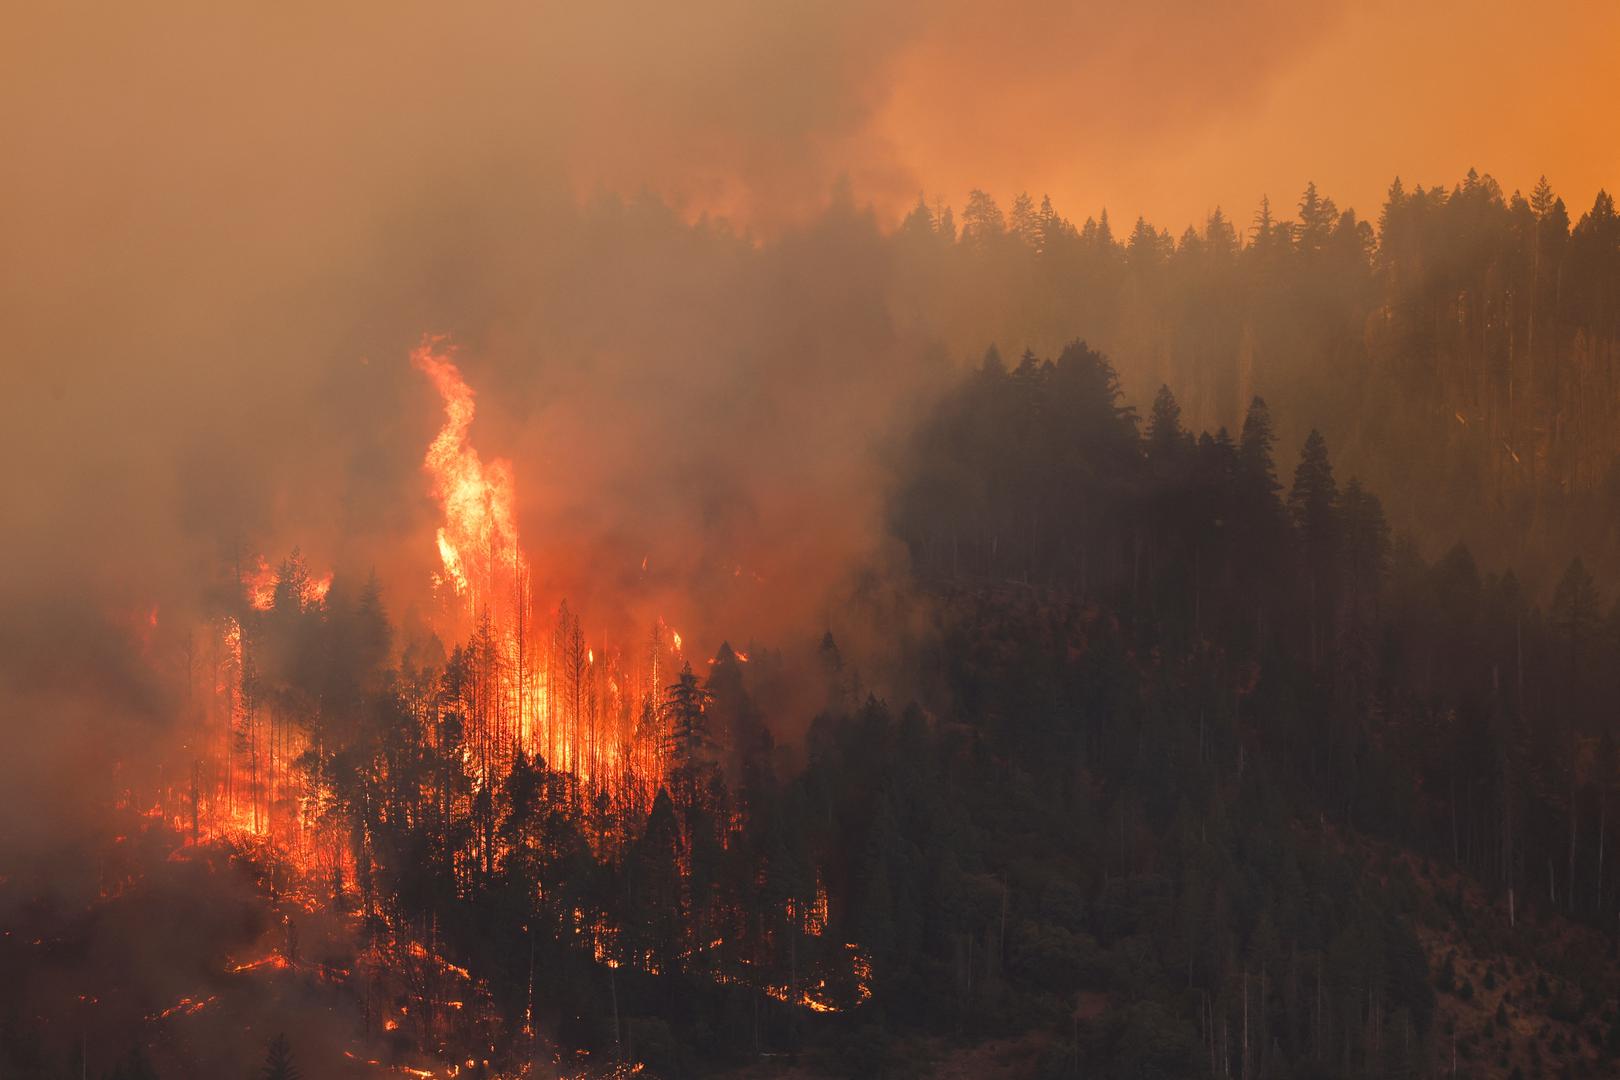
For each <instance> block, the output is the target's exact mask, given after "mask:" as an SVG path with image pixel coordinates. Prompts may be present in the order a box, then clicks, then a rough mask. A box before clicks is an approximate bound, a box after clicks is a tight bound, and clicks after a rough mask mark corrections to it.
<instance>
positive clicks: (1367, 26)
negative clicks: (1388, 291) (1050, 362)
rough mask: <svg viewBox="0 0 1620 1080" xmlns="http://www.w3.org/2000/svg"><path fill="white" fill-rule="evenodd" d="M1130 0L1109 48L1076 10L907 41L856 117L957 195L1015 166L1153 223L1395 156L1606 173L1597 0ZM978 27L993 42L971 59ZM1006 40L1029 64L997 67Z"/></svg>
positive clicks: (1015, 183)
mask: <svg viewBox="0 0 1620 1080" xmlns="http://www.w3.org/2000/svg"><path fill="white" fill-rule="evenodd" d="M1150 6H1157V7H1160V8H1163V9H1165V10H1163V11H1160V12H1156V13H1155V14H1163V15H1165V16H1166V18H1165V20H1164V21H1163V22H1162V23H1161V24H1158V25H1153V26H1151V27H1145V28H1141V29H1140V32H1134V31H1128V32H1124V33H1117V34H1116V37H1115V38H1114V39H1113V40H1111V41H1109V42H1106V43H1104V44H1105V45H1107V44H1112V45H1115V46H1117V47H1118V48H1119V53H1116V54H1112V55H1110V54H1109V53H1107V52H1106V51H1104V52H1102V53H1101V54H1100V55H1095V56H1093V55H1092V54H1091V53H1090V51H1089V50H1088V48H1087V45H1086V42H1087V41H1088V37H1089V36H1090V35H1088V23H1089V22H1091V18H1090V13H1085V14H1082V15H1080V16H1079V17H1078V18H1077V19H1076V20H1075V21H1074V22H1073V23H1071V24H1064V23H1062V22H1061V21H1054V22H1052V23H1048V24H1046V25H1033V26H1028V27H1024V28H1020V29H1018V30H1016V31H1014V30H1010V29H1009V28H1008V27H1007V26H1006V25H1003V26H1001V27H1000V28H999V29H993V30H990V31H989V32H988V33H987V36H986V38H984V39H981V40H980V41H977V42H974V41H971V40H965V39H963V38H961V37H957V38H954V39H950V40H943V41H940V40H935V41H926V42H925V43H924V44H923V45H922V46H921V47H920V48H917V49H915V50H913V51H911V52H909V53H908V54H907V55H905V56H904V57H902V59H901V60H900V62H899V64H898V71H899V73H900V74H899V76H898V77H897V79H896V82H895V86H894V91H893V93H892V95H891V96H890V97H889V99H888V100H887V101H886V102H885V104H884V106H883V107H882V109H881V110H880V111H879V113H878V114H877V118H876V125H877V127H878V129H879V130H880V131H881V132H882V133H883V134H884V135H885V136H886V137H888V138H890V139H892V140H893V143H894V146H895V148H896V149H895V152H896V154H897V156H898V157H899V158H900V159H901V160H903V161H904V162H905V163H906V165H907V167H908V168H909V170H910V171H911V172H913V173H914V174H915V175H917V176H919V177H924V178H927V179H926V183H927V184H928V190H929V192H930V194H931V195H932V194H933V193H934V192H939V193H942V194H944V195H945V197H946V198H947V201H951V202H954V203H957V204H958V205H960V202H961V199H962V193H963V192H964V191H966V190H967V189H968V188H969V187H971V186H974V185H979V186H984V187H986V188H988V189H989V190H991V191H992V192H993V193H995V194H996V195H997V196H998V197H1001V198H1002V200H1003V202H1005V201H1006V199H1007V198H1008V197H1010V195H1011V194H1012V193H1015V192H1017V191H1018V190H1020V189H1022V188H1027V189H1028V190H1030V191H1031V192H1033V193H1035V194H1037V195H1039V193H1040V192H1043V191H1045V192H1049V193H1050V194H1051V195H1052V197H1053V199H1054V201H1055V202H1056V203H1057V205H1058V206H1059V208H1060V209H1063V210H1065V212H1066V213H1068V215H1069V216H1071V217H1075V218H1076V219H1077V220H1078V219H1079V218H1083V217H1084V216H1085V214H1086V213H1088V212H1094V209H1095V208H1096V207H1098V206H1101V205H1107V206H1108V207H1109V208H1110V209H1111V212H1112V213H1113V214H1114V216H1115V217H1116V218H1126V219H1127V220H1128V219H1129V218H1130V217H1134V215H1135V214H1136V213H1138V212H1144V213H1146V214H1147V215H1148V216H1149V218H1150V219H1151V220H1153V221H1155V222H1156V223H1159V224H1161V225H1164V226H1167V227H1170V228H1172V229H1173V231H1179V229H1180V227H1181V226H1182V225H1184V224H1185V223H1186V222H1188V221H1189V220H1196V219H1198V218H1201V217H1202V215H1203V214H1204V213H1206V212H1207V210H1208V209H1209V208H1210V207H1211V206H1213V205H1215V204H1217V203H1218V204H1221V205H1223V206H1224V207H1225V208H1226V209H1227V210H1228V212H1229V213H1232V214H1233V215H1234V216H1236V217H1237V218H1238V219H1239V220H1240V221H1247V220H1248V217H1249V215H1250V213H1252V210H1253V208H1254V206H1255V205H1256V203H1257V202H1258V201H1259V198H1260V196H1261V195H1262V194H1263V193H1269V194H1270V195H1271V197H1272V198H1273V200H1274V201H1275V202H1277V203H1279V204H1285V205H1289V206H1291V205H1292V204H1293V203H1294V201H1295V200H1296V198H1297V193H1298V192H1299V191H1300V190H1301V189H1302V188H1303V187H1304V185H1305V183H1306V181H1307V180H1311V179H1314V180H1316V181H1317V183H1318V185H1319V186H1320V187H1321V188H1322V189H1323V190H1325V191H1327V192H1328V193H1329V194H1331V195H1333V196H1334V197H1335V198H1336V199H1337V200H1338V202H1339V203H1340V205H1341V206H1345V205H1353V206H1355V207H1358V208H1359V209H1361V210H1362V211H1363V212H1364V213H1366V214H1368V215H1371V214H1372V213H1373V212H1375V211H1376V208H1377V205H1378V204H1379V203H1380V202H1381V201H1382V197H1383V194H1384V191H1385V189H1386V188H1387V186H1388V184H1389V181H1390V179H1391V177H1392V176H1393V175H1395V174H1396V173H1399V174H1400V175H1401V176H1402V177H1403V179H1404V180H1405V182H1406V183H1407V185H1408V186H1409V187H1410V186H1411V185H1412V184H1413V183H1424V184H1436V183H1440V184H1446V185H1448V186H1449V185H1450V184H1452V183H1453V182H1455V181H1456V180H1457V179H1459V178H1460V177H1461V176H1462V175H1463V174H1464V173H1465V172H1466V171H1467V169H1468V168H1470V167H1477V168H1479V169H1480V170H1481V171H1482V172H1490V173H1492V174H1493V175H1495V176H1496V177H1497V178H1498V180H1499V181H1500V182H1501V184H1502V185H1503V187H1504V189H1506V190H1507V191H1512V190H1513V189H1514V188H1515V187H1521V188H1524V189H1525V190H1526V191H1528V190H1529V188H1530V187H1531V186H1533V185H1534V183H1535V181H1536V178H1537V176H1539V175H1540V174H1542V173H1545V174H1546V175H1547V176H1548V177H1549V179H1550V180H1551V181H1552V183H1553V185H1554V187H1555V188H1556V189H1557V190H1558V191H1559V192H1560V193H1561V194H1563V195H1565V197H1566V200H1567V201H1568V202H1569V203H1570V204H1571V209H1572V211H1574V212H1576V213H1577V214H1578V212H1579V211H1581V210H1584V209H1585V208H1587V207H1589V206H1590V205H1591V200H1592V197H1593V195H1594V194H1595V193H1596V191H1597V189H1598V188H1599V187H1602V186H1607V187H1608V188H1609V189H1610V190H1613V189H1614V188H1615V187H1616V186H1617V185H1620V107H1617V102H1620V63H1617V61H1620V4H1616V3H1613V2H1612V0H1555V2H1552V3H1546V4H1540V5H1525V4H1522V3H1506V2H1503V0H1484V2H1473V3H1458V2H1441V3H1420V4H1410V3H1397V2H1392V0H1369V2H1363V3H1357V4H1353V5H1345V6H1344V7H1342V9H1341V8H1340V7H1339V5H1336V4H1328V5H1318V7H1317V9H1316V10H1315V11H1311V12H1308V13H1307V14H1308V18H1307V19H1306V20H1305V22H1304V23H1303V24H1301V23H1300V22H1299V21H1298V20H1297V18H1296V19H1295V21H1294V22H1292V23H1291V22H1290V21H1289V16H1288V15H1287V13H1286V12H1285V10H1284V9H1281V8H1278V9H1276V10H1266V9H1265V8H1266V6H1265V5H1255V4H1238V5H1235V6H1234V5H1211V6H1212V7H1219V8H1222V9H1223V10H1222V14H1221V15H1220V17H1219V20H1218V21H1217V22H1213V23H1211V25H1208V26H1198V25H1196V24H1194V25H1193V26H1191V27H1190V29H1188V30H1186V31H1185V32H1184V31H1182V30H1178V29H1177V26H1178V24H1179V20H1180V19H1181V18H1182V13H1172V12H1170V11H1169V10H1168V9H1169V8H1170V7H1172V6H1173V5H1150ZM1305 7H1309V5H1305ZM1256 8H1259V9H1260V10H1256ZM1296 12H1297V9H1296ZM1183 25H1184V24H1183ZM1261 27H1265V28H1266V29H1264V30H1262V29H1260V28H1261ZM1053 30H1057V31H1058V32H1057V33H1055V34H1054V33H1052V31H1053ZM1248 41H1258V43H1259V44H1258V45H1257V46H1256V47H1254V48H1252V49H1249V50H1248V54H1247V55H1245V52H1246V49H1245V45H1244V44H1243V43H1244V42H1248ZM987 44H988V45H990V46H992V47H993V48H994V50H995V51H996V52H998V53H1001V54H1003V55H1002V56H1001V57H1000V58H998V59H995V60H984V59H979V60H975V59H974V57H975V56H979V57H982V56H983V50H984V49H985V48H986V45H987ZM1206 46H1207V48H1208V49H1209V50H1211V51H1213V52H1214V53H1216V54H1217V56H1218V57H1225V58H1227V60H1228V61H1229V62H1222V61H1221V60H1220V59H1212V58H1210V57H1209V56H1208V55H1206V53H1205V52H1204V49H1205V47H1206ZM1008 51H1012V52H1014V53H1021V54H1025V55H1030V54H1032V56H1033V60H1034V63H1033V64H1031V65H1029V67H1031V68H1033V69H1034V70H1033V71H1029V70H1018V69H1015V70H1014V71H1012V72H1011V73H1009V72H1008V65H1007V63H1006V61H1005V53H1006V52H1008ZM1120 54H1123V56H1122V55H1120ZM1234 57H1235V59H1233V58H1234ZM1066 58H1072V59H1067V60H1066ZM1054 72H1055V73H1054Z"/></svg>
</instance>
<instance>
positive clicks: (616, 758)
mask: <svg viewBox="0 0 1620 1080" xmlns="http://www.w3.org/2000/svg"><path fill="white" fill-rule="evenodd" d="M411 361H412V363H413V364H414V365H415V366H416V367H417V369H418V370H420V371H422V372H423V373H424V374H425V375H427V377H428V378H429V379H430V380H431V381H432V383H433V386H434V388H435V389H436V390H437V391H438V393H439V397H440V398H441V399H442V401H443V402H444V415H445V422H444V427H443V428H441V429H440V430H439V433H438V435H437V436H435V438H434V440H433V442H432V444H431V445H430V446H429V447H428V451H427V456H426V457H425V458H424V460H423V468H424V469H425V470H426V472H427V474H428V476H429V478H430V479H431V486H432V493H433V497H434V499H435V500H437V502H438V503H439V505H440V507H441V509H442V511H443V514H444V522H443V524H442V525H440V527H439V529H438V533H437V536H436V539H437V542H438V549H439V557H440V559H441V561H442V563H443V567H444V571H443V573H442V574H438V575H435V580H434V584H435V586H436V587H438V588H439V589H440V590H441V591H442V592H448V593H449V594H450V597H451V599H452V601H453V603H454V606H455V608H456V609H457V611H458V613H459V615H460V616H461V617H462V619H461V624H462V625H463V626H464V627H467V628H469V629H470V631H471V635H472V636H471V641H472V644H471V648H473V649H474V650H476V655H477V658H478V660H479V664H478V665H477V666H478V667H479V669H480V671H481V672H483V673H484V674H485V675H487V676H488V678H487V680H486V681H485V682H484V685H482V686H480V687H479V705H480V709H481V713H482V715H481V716H480V717H479V720H480V721H481V722H479V723H475V724H474V728H475V732H476V734H477V736H478V738H477V739H475V748H476V749H475V752H476V753H477V754H478V755H479V758H478V760H477V762H476V765H477V767H478V769H479V770H480V774H481V775H482V776H484V777H491V776H495V775H499V773H500V772H501V771H503V770H504V769H506V768H507V767H509V766H510V763H511V755H512V753H513V752H514V751H516V750H522V751H524V752H525V753H528V754H530V755H534V754H540V755H543V756H544V758H545V760H546V761H547V762H549V763H550V764H551V765H552V767H554V768H557V769H559V770H561V771H563V772H566V773H569V774H571V775H573V776H575V777H576V778H578V779H580V780H581V781H584V782H586V783H587V784H590V785H592V786H598V787H601V786H611V785H613V784H616V783H621V782H629V783H633V784H634V785H635V786H636V787H638V788H639V789H641V794H643V795H646V796H648V797H650V795H651V793H652V792H653V791H656V789H657V787H658V785H659V784H660V783H662V782H663V779H664V772H665V766H666V762H665V755H664V753H663V749H664V747H663V740H662V737H661V736H660V735H659V733H658V732H657V731H655V730H651V729H649V724H650V725H651V727H656V724H657V721H658V711H659V710H658V703H659V696H660V694H661V693H662V690H663V686H662V682H663V681H664V675H663V672H665V671H667V670H668V669H669V667H670V657H669V654H671V653H672V654H673V655H674V656H676V657H678V656H679V654H680V652H681V637H680V635H679V634H677V633H674V632H673V631H669V630H668V629H667V628H666V627H665V626H664V625H663V624H662V622H660V624H659V625H658V626H657V627H656V628H655V629H654V631H653V635H652V642H651V648H650V650H649V653H648V656H647V657H646V663H645V666H644V671H643V674H642V677H641V678H639V679H635V680H632V679H631V678H630V676H629V673H627V672H626V671H625V670H624V668H623V665H622V663H621V654H620V653H619V651H618V650H614V651H612V652H608V651H606V650H604V653H603V656H602V657H601V660H600V662H598V658H597V655H596V650H595V649H594V648H592V647H590V646H587V645H586V644H585V637H584V634H583V632H582V631H581V629H580V624H579V620H578V619H577V618H576V617H575V616H574V615H573V614H571V613H570V612H569V610H568V607H567V604H566V603H564V604H562V605H561V606H560V607H559V608H558V611H557V614H556V619H555V626H554V628H553V630H552V632H551V634H550V640H549V642H547V641H546V640H545V638H544V637H542V635H540V634H537V633H536V631H535V628H536V619H535V616H534V610H533V598H532V596H531V594H530V573H529V561H528V558H527V556H526V555H525V554H524V552H523V549H522V546H521V545H520V544H519V541H518V533H517V524H516V515H515V512H514V508H513V504H514V500H515V493H516V485H515V482H514V479H513V473H512V464H511V462H510V461H508V460H507V459H505V458H495V459H493V460H491V461H489V462H485V461H484V460H483V459H482V458H481V457H480V456H479V453H478V451H477V450H476V449H475V448H474V447H473V446H472V445H471V444H470V443H469V441H468V430H469V428H470V427H471V425H472V421H473V416H474V413H475V409H476V407H475V402H474V394H473V390H472V388H471V387H469V386H468V385H467V383H466V381H465V380H464V379H463V378H462V376H461V371H460V369H459V368H458V367H457V366H456V364H455V360H454V355H453V351H452V350H451V349H450V348H449V346H448V345H447V344H446V343H445V341H444V339H443V338H438V337H428V338H426V339H424V340H423V342H422V344H421V345H419V346H418V347H417V348H416V350H415V351H414V352H412V354H411ZM633 684H634V686H635V689H636V691H638V692H636V693H631V692H630V689H631V687H632V685H633ZM631 706H635V707H636V711H635V712H632V711H631ZM638 726H640V727H641V728H643V730H641V731H640V732H639V734H640V736H641V737H640V738H639V739H638V737H637V735H638V732H637V727H638ZM616 794H622V792H618V793H616Z"/></svg>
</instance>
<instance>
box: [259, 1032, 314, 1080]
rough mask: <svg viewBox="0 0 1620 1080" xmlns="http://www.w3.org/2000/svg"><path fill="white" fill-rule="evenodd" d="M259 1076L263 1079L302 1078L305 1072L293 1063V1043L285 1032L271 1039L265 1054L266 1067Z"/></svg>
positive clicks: (287, 1079) (284, 1079)
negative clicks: (300, 1070) (301, 1071)
mask: <svg viewBox="0 0 1620 1080" xmlns="http://www.w3.org/2000/svg"><path fill="white" fill-rule="evenodd" d="M259 1076H260V1077H261V1080H302V1077H303V1074H302V1073H300V1072H299V1071H298V1066H297V1065H295V1064H294V1063H293V1056H292V1043H291V1042H290V1041H288V1039H287V1036H286V1035H285V1034H278V1035H277V1036H276V1037H275V1038H273V1039H271V1040H270V1045H269V1047H268V1048H267V1049H266V1051H265V1055H264V1069H263V1071H261V1072H260V1073H259Z"/></svg>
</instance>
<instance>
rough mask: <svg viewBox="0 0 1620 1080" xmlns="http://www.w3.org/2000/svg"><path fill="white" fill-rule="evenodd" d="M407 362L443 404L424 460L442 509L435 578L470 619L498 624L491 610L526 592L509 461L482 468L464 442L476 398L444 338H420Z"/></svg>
mask: <svg viewBox="0 0 1620 1080" xmlns="http://www.w3.org/2000/svg"><path fill="white" fill-rule="evenodd" d="M411 362H412V363H413V364H415V365H416V367H417V368H418V369H419V370H421V371H422V372H423V374H425V375H427V377H428V378H429V379H430V380H431V381H432V383H433V386H434V389H436V390H437V391H438V392H439V397H440V399H441V400H442V401H443V402H444V426H443V427H442V428H440V429H439V433H438V435H437V436H435V438H434V439H433V442H432V444H431V445H429V446H428V450H427V456H426V457H425V458H424V459H423V462H422V464H423V468H424V469H425V470H426V471H427V473H428V476H429V477H430V478H431V479H432V493H433V497H434V498H435V499H436V500H437V501H438V503H439V505H440V507H441V508H442V510H443V511H444V524H442V525H441V526H440V527H439V530H438V536H437V539H438V545H439V558H440V560H441V561H442V562H443V564H444V574H443V576H442V577H441V578H440V579H439V580H440V582H441V583H442V584H446V585H448V586H449V587H450V589H451V590H452V591H453V592H454V594H455V596H457V597H458V598H460V599H461V601H462V605H463V609H464V610H465V612H466V613H467V614H468V615H469V616H471V617H473V618H475V619H476V618H479V617H481V616H484V615H489V616H490V617H492V618H500V617H501V616H500V614H499V613H497V612H495V611H493V610H491V608H492V605H494V604H496V603H497V602H498V600H499V599H500V598H501V597H502V596H503V595H504V596H505V597H506V599H507V600H508V603H507V604H506V605H504V606H506V607H507V608H508V609H509V610H510V608H512V607H513V606H515V604H517V603H520V602H521V600H520V599H519V597H518V595H517V594H519V593H521V592H522V590H523V589H524V588H526V584H527V581H528V576H529V575H528V564H527V562H526V560H525V559H524V556H523V552H522V549H521V548H520V547H519V545H518V534H517V523H516V519H515V515H514V513H513V509H512V506H513V497H514V483H513V479H512V463H511V462H510V461H508V460H507V459H505V458H495V459H493V460H491V461H489V462H487V463H486V462H485V461H484V460H483V459H482V458H481V457H480V456H479V454H478V451H477V450H476V449H475V448H474V447H473V446H472V445H471V443H470V442H468V438H467V435H468V431H469V430H470V429H471V427H472V422H473V416H474V414H475V412H476V404H475V402H474V398H475V395H474V393H473V389H472V387H470V386H468V385H467V383H466V380H464V379H463V378H462V377H461V370H460V369H459V368H458V367H457V366H456V363H455V350H454V349H453V348H452V347H451V346H449V345H448V344H446V342H445V339H444V338H443V337H432V336H430V337H426V338H424V339H423V340H422V343H421V344H420V345H418V346H417V347H416V349H415V350H413V351H412V353H411Z"/></svg>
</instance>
